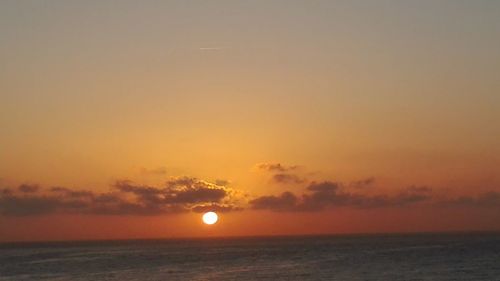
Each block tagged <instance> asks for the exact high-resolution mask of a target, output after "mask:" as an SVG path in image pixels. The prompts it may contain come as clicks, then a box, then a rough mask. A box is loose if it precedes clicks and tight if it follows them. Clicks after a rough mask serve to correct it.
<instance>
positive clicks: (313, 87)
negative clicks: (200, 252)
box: [0, 0, 500, 241]
mask: <svg viewBox="0 0 500 281" xmlns="http://www.w3.org/2000/svg"><path fill="white" fill-rule="evenodd" d="M499 105H500V2H498V1H493V0H491V1H487V0H478V1H459V0H457V1H444V0H443V1H430V0H423V1H395V0H393V1H388V0H380V1H368V0H366V1H360V0H355V1H277V0H266V1H229V0H228V1H220V0H214V1H201V0H200V1H191V0H187V1H184V0H183V1H180V0H179V1H153V0H151V1H127V0H123V1H56V0H46V1H35V0H33V1H27V0H21V1H14V0H6V1H1V2H0V241H31V240H69V239H126V238H159V237H160V238H161V237H207V236H240V235H295V234H319V233H321V234H324V233H332V234H335V233H380V232H424V231H471V230H479V231H481V230H493V231H498V230H500V217H499V216H500V215H499V214H500V147H499V146H498V144H499V143H500V126H499V124H500V110H499ZM207 210H215V211H217V212H219V215H220V221H219V222H218V223H217V224H216V225H213V226H206V225H203V224H202V223H201V214H202V213H203V212H204V211H207Z"/></svg>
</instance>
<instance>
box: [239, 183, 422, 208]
mask: <svg viewBox="0 0 500 281" xmlns="http://www.w3.org/2000/svg"><path fill="white" fill-rule="evenodd" d="M429 193H430V189H428V188H415V187H410V188H407V189H405V190H402V191H401V192H399V193H398V194H396V195H394V196H388V195H375V196H370V195H363V194H355V193H350V192H345V191H343V190H342V189H341V184H340V183H337V182H331V181H323V182H312V183H310V184H309V185H308V186H307V187H306V191H305V192H304V193H303V194H302V195H301V196H297V195H295V194H293V193H291V192H283V193H281V195H278V196H276V195H267V196H261V197H258V198H256V199H253V200H251V201H250V202H249V203H250V206H251V208H252V209H259V210H262V209H266V210H271V211H309V212H310V211H322V210H325V209H328V208H333V207H344V206H347V207H355V208H382V207H396V206H398V207H401V206H407V205H410V204H415V203H419V202H424V201H427V200H429V199H431V196H430V194H429Z"/></svg>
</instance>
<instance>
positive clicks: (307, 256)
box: [0, 233, 500, 281]
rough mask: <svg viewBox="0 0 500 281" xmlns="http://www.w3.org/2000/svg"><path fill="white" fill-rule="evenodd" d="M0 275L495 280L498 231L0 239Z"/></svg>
mask: <svg viewBox="0 0 500 281" xmlns="http://www.w3.org/2000/svg"><path fill="white" fill-rule="evenodd" d="M0 280H21V281H22V280H82V281H83V280H92V281H99V280H124V281H126V280H141V281H146V280H174V281H175V280H200V281H201V280H242V281H244V280H273V281H278V280H346V281H350V280H500V234H494V233H489V234H485V233H483V234H478V233H476V234H412V235H409V234H406V235H346V236H304V237H252V238H210V239H177V240H130V241H87V242H57V243H56V242H46V243H8V244H5V243H4V244H0Z"/></svg>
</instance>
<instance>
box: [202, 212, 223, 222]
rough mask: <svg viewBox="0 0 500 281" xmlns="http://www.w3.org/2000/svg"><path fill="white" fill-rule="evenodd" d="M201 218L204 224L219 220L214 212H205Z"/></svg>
mask: <svg viewBox="0 0 500 281" xmlns="http://www.w3.org/2000/svg"><path fill="white" fill-rule="evenodd" d="M202 219H203V223H204V224H214V223H216V222H217V220H219V216H217V214H216V213H215V212H206V213H204V214H203V218H202Z"/></svg>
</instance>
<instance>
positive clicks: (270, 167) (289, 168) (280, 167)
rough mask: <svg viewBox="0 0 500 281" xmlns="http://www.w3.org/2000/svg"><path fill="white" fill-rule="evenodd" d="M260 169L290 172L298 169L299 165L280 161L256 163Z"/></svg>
mask: <svg viewBox="0 0 500 281" xmlns="http://www.w3.org/2000/svg"><path fill="white" fill-rule="evenodd" d="M255 167H256V168H257V169H258V170H263V171H268V172H288V171H292V170H296V169H297V168H298V167H299V166H295V165H294V166H287V165H282V164H280V163H259V164H257V165H255Z"/></svg>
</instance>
